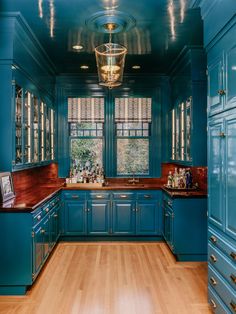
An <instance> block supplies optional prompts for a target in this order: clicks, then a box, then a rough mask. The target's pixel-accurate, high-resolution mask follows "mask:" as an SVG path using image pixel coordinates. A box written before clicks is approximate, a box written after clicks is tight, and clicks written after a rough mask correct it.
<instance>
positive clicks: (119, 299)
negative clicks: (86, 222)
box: [0, 242, 211, 314]
mask: <svg viewBox="0 0 236 314" xmlns="http://www.w3.org/2000/svg"><path fill="white" fill-rule="evenodd" d="M0 313H1V314H2V313H4V314H11V313H21V314H23V313H24V314H35V313H40V314H54V313H55V314H59V313H63V314H77V313H78V314H156V313H163V314H197V313H198V314H200V313H202V314H203V313H204V314H206V313H211V311H210V309H209V307H208V304H207V265H206V263H186V262H185V263H184V262H176V261H175V259H174V257H173V256H172V254H171V253H170V251H169V249H168V247H167V246H166V244H165V243H160V242H158V243H153V242H152V243H128V242H123V243H121V242H118V243H117V242H108V243H78V242H76V243H60V244H59V245H58V246H57V247H56V249H55V250H54V252H53V254H52V256H51V258H50V260H49V262H48V263H47V265H46V267H44V270H43V272H42V274H41V275H40V276H39V278H38V279H37V281H36V283H35V284H34V286H33V287H32V288H31V290H30V291H28V293H27V295H26V296H23V297H0Z"/></svg>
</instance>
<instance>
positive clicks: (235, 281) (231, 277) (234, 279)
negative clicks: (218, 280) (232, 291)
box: [230, 274, 236, 284]
mask: <svg viewBox="0 0 236 314" xmlns="http://www.w3.org/2000/svg"><path fill="white" fill-rule="evenodd" d="M230 279H231V280H232V281H233V283H235V284H236V276H235V275H234V274H231V275H230Z"/></svg>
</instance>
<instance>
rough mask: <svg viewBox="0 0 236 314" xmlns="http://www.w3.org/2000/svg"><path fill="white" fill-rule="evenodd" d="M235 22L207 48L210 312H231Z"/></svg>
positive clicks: (235, 270)
mask: <svg viewBox="0 0 236 314" xmlns="http://www.w3.org/2000/svg"><path fill="white" fill-rule="evenodd" d="M235 38H236V18H235V19H234V20H231V22H230V23H229V24H228V25H226V26H225V27H224V29H223V30H221V32H220V36H216V37H215V39H214V40H213V41H212V42H211V43H210V45H208V53H207V55H208V186H209V201H208V222H209V224H208V262H209V263H208V265H209V268H208V270H209V272H208V274H209V275H208V279H209V280H208V284H209V303H210V304H211V306H212V309H213V311H214V312H215V313H236V207H235V204H236V88H235V86H236V42H235Z"/></svg>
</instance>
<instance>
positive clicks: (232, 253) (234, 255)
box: [230, 252, 236, 261]
mask: <svg viewBox="0 0 236 314" xmlns="http://www.w3.org/2000/svg"><path fill="white" fill-rule="evenodd" d="M230 256H231V257H232V259H233V260H234V261H236V253H235V252H231V253H230Z"/></svg>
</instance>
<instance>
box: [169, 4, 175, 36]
mask: <svg viewBox="0 0 236 314" xmlns="http://www.w3.org/2000/svg"><path fill="white" fill-rule="evenodd" d="M168 12H169V16H170V31H171V36H172V39H173V40H175V38H176V33H175V7H174V1H173V0H169V5H168Z"/></svg>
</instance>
